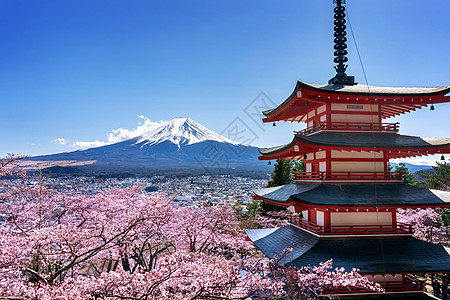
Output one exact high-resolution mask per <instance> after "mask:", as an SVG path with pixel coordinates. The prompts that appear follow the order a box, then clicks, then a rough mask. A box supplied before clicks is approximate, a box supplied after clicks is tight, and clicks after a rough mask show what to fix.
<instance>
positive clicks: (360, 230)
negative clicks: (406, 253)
mask: <svg viewBox="0 0 450 300" xmlns="http://www.w3.org/2000/svg"><path fill="white" fill-rule="evenodd" d="M289 222H290V223H292V224H294V225H296V226H298V227H300V228H303V229H305V230H307V231H310V232H313V233H315V234H318V235H367V234H412V225H409V224H404V223H398V222H397V224H393V225H345V226H320V225H317V224H315V223H312V222H309V221H306V220H304V219H301V218H300V217H298V216H290V217H289Z"/></svg>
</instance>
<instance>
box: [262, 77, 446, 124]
mask: <svg viewBox="0 0 450 300" xmlns="http://www.w3.org/2000/svg"><path fill="white" fill-rule="evenodd" d="M449 92H450V86H444V87H381V86H367V85H361V84H356V85H339V84H331V85H330V84H328V85H319V84H312V83H307V82H303V81H298V82H297V85H296V86H295V89H294V91H293V92H292V94H291V95H290V96H289V97H288V98H287V99H286V100H285V101H284V102H283V103H281V104H280V105H279V106H277V107H276V108H273V109H270V110H266V111H264V112H263V114H264V115H265V118H263V122H275V121H290V122H306V121H307V114H308V113H309V112H310V111H311V110H312V109H314V108H317V107H319V106H322V105H324V104H328V105H330V104H331V103H334V104H338V103H344V104H372V105H379V106H380V109H379V114H380V117H381V118H382V119H386V118H390V117H393V116H396V115H400V114H403V113H406V112H409V111H413V110H416V109H420V108H422V107H426V106H427V105H430V104H436V103H444V102H450V97H449V96H445V95H446V94H447V93H449Z"/></svg>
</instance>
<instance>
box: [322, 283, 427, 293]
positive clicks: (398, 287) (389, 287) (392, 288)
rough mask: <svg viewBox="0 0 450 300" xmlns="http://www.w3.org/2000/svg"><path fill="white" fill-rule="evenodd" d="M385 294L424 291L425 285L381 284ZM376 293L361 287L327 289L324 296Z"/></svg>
mask: <svg viewBox="0 0 450 300" xmlns="http://www.w3.org/2000/svg"><path fill="white" fill-rule="evenodd" d="M379 284H380V286H381V288H382V289H384V292H401V291H422V290H423V289H424V283H423V282H420V281H410V280H408V281H405V282H403V281H391V282H379ZM373 292H375V291H373V290H369V289H364V288H360V287H352V286H350V287H338V288H335V289H325V290H324V291H323V292H322V293H323V294H347V293H373Z"/></svg>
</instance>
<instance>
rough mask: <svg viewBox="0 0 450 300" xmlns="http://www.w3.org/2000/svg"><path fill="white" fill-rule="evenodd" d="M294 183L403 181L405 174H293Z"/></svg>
mask: <svg viewBox="0 0 450 300" xmlns="http://www.w3.org/2000/svg"><path fill="white" fill-rule="evenodd" d="M292 177H293V179H294V181H296V182H297V181H333V182H341V181H343V182H346V181H373V180H377V181H403V172H293V173H292Z"/></svg>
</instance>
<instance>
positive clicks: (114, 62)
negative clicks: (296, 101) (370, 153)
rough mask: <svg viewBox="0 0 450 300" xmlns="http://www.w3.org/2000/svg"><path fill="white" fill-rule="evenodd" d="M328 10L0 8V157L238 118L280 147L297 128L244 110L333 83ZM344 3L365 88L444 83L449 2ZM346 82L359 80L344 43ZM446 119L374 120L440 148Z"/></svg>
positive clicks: (448, 112)
mask: <svg viewBox="0 0 450 300" xmlns="http://www.w3.org/2000/svg"><path fill="white" fill-rule="evenodd" d="M332 2H333V1H332V0H320V1H311V0H283V1H280V0H271V1H269V0H239V1H238V0H229V1H211V0H202V1H201V0H192V1H174V0H166V1H149V0H133V1H115V0H108V1H92V0H87V1H83V0H76V1H71V0H66V1H57V0H53V1H45V0H42V1H22V0H3V1H1V2H0V37H1V40H2V43H1V46H0V101H1V102H0V104H1V106H0V128H1V129H0V155H1V156H3V155H5V154H6V153H21V154H29V155H38V154H49V153H57V152H62V151H71V150H74V149H75V148H74V146H73V143H74V142H75V143H76V142H92V141H107V139H108V134H110V133H111V132H112V130H114V129H124V130H126V129H128V130H132V129H133V128H136V127H137V126H139V125H138V123H139V122H141V125H142V124H144V123H145V122H152V121H160V120H169V119H171V118H173V117H180V116H188V117H190V118H192V119H193V120H195V121H196V122H198V123H200V124H202V125H204V126H206V127H208V128H210V129H211V130H213V131H216V132H219V133H220V132H222V131H223V130H224V129H225V128H227V126H228V125H229V124H230V123H232V122H233V121H234V120H236V118H238V119H239V120H240V121H242V122H243V123H245V124H246V125H247V126H248V127H249V128H250V129H251V130H252V131H253V133H254V134H255V137H256V138H255V139H254V141H253V144H255V145H258V146H272V145H278V144H283V143H287V142H289V141H290V140H291V139H292V130H296V129H301V128H303V126H304V125H303V124H294V125H291V124H279V126H277V127H272V126H271V125H270V126H265V127H262V128H261V127H259V125H258V124H256V123H254V122H253V120H251V118H249V116H248V115H246V114H245V111H246V110H245V109H246V107H247V106H248V105H251V103H254V102H252V101H253V100H254V99H255V98H257V96H258V95H259V94H260V93H261V92H264V93H265V95H267V96H268V97H269V98H270V99H271V100H272V101H273V102H274V103H276V104H279V103H280V102H282V101H283V100H284V99H285V98H286V97H287V96H289V94H290V93H291V92H292V90H293V88H294V86H295V82H296V81H297V80H304V81H308V82H313V83H325V82H327V81H328V79H330V78H331V77H333V76H334V70H333V63H332V59H333V49H332V46H333V45H332V41H333V39H332V38H333V37H332V34H333V32H332V28H333V12H332V9H333V3H332ZM347 2H348V3H347V8H348V13H349V15H350V20H351V23H352V26H353V30H354V33H355V37H356V40H357V43H358V46H359V50H360V53H361V56H362V61H363V64H364V67H365V70H366V74H367V77H368V81H369V84H371V85H386V86H445V85H450V59H449V58H450V53H449V50H448V49H450V40H449V38H448V37H449V33H450V22H449V21H448V11H449V10H450V2H449V1H444V0H430V1H427V2H423V1H418V0H395V1H392V0H390V1H388V0H379V1H376V2H374V1H361V0H358V1H356V0H348V1H347ZM347 73H348V74H349V75H355V76H356V80H357V81H358V82H360V83H364V77H363V75H362V72H361V65H360V63H359V60H358V57H357V54H356V50H355V46H354V41H353V40H352V39H350V41H349V68H348V72H347ZM138 116H145V117H146V118H147V119H143V118H139V117H138ZM449 116H450V104H439V105H437V106H436V110H435V111H429V110H428V109H422V110H421V111H418V112H412V113H409V114H407V115H406V116H402V117H399V118H392V119H388V120H386V121H387V122H396V121H399V122H401V127H400V132H401V133H403V134H411V135H420V136H437V137H450V132H449V130H448V129H449V127H450V126H449V125H450V118H449ZM58 139H59V140H58ZM64 141H65V142H66V143H65V144H61V143H64Z"/></svg>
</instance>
